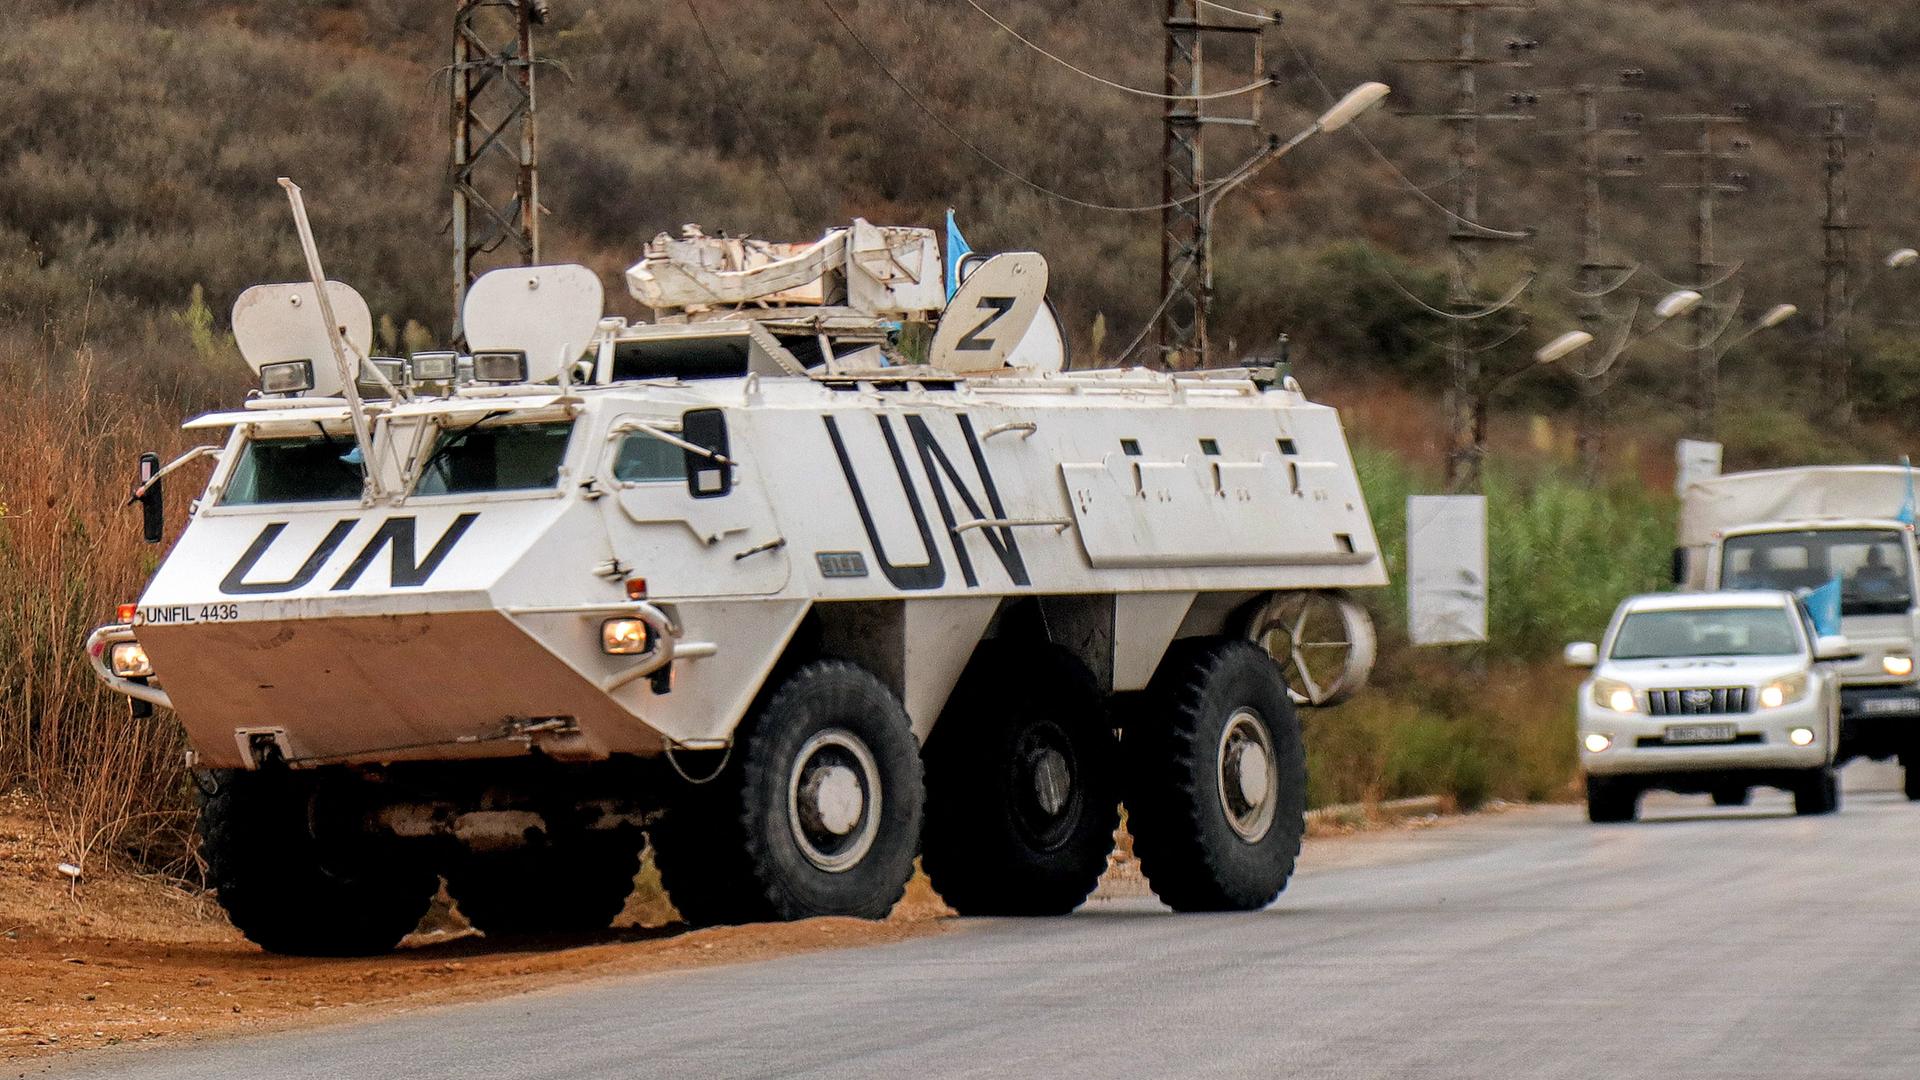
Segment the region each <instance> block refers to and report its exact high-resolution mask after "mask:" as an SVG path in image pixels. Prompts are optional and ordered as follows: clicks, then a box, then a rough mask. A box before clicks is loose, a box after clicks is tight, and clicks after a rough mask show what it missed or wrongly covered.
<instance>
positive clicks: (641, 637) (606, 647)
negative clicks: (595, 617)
mask: <svg viewBox="0 0 1920 1080" xmlns="http://www.w3.org/2000/svg"><path fill="white" fill-rule="evenodd" d="M652 650H653V629H652V628H651V627H649V626H648V625H647V624H646V622H645V621H644V620H641V619H608V620H607V621H606V622H603V623H601V624H600V651H601V652H604V653H606V654H607V655H608V656H639V655H640V654H642V653H646V652H651V651H652Z"/></svg>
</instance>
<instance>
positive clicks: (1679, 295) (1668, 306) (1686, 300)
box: [1653, 253, 1920, 322]
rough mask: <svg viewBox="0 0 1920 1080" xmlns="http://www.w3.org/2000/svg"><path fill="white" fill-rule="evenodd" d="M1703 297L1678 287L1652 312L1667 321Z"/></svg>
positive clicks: (1698, 303) (1696, 304) (1663, 298)
mask: <svg viewBox="0 0 1920 1080" xmlns="http://www.w3.org/2000/svg"><path fill="white" fill-rule="evenodd" d="M1916 254H1920V253H1916ZM1704 299H1706V297H1704V296H1701V295H1700V294H1699V293H1697V292H1694V291H1693V290H1692V289H1680V290H1678V291H1676V292H1670V293H1668V294H1667V295H1666V296H1664V297H1662V298H1661V300H1660V302H1659V303H1657V304H1655V305H1653V313H1654V314H1655V315H1657V316H1659V318H1660V321H1661V322H1668V321H1670V320H1673V319H1677V318H1679V317H1680V316H1682V315H1685V314H1687V313H1688V312H1690V311H1692V310H1693V309H1694V308H1697V307H1699V306H1700V302H1701V301H1702V300H1704Z"/></svg>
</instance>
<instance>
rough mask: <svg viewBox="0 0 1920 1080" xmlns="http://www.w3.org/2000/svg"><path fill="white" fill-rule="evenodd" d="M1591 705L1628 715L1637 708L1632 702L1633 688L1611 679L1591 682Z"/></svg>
mask: <svg viewBox="0 0 1920 1080" xmlns="http://www.w3.org/2000/svg"><path fill="white" fill-rule="evenodd" d="M1593 703H1594V704H1595V705H1598V706H1600V707H1601V708H1603V709H1611V710H1613V711H1614V712H1617V713H1630V712H1633V711H1635V710H1636V709H1638V708H1639V706H1638V705H1636V704H1635V702H1634V696H1633V687H1631V686H1628V685H1627V684H1626V683H1623V682H1615V681H1614V680H1612V679H1595V680H1593Z"/></svg>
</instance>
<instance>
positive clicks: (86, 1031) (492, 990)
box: [0, 802, 1460, 1064]
mask: <svg viewBox="0 0 1920 1080" xmlns="http://www.w3.org/2000/svg"><path fill="white" fill-rule="evenodd" d="M1457 820H1460V819H1458V818H1454V817H1451V816H1446V815H1425V814H1422V815H1416V816H1413V817H1407V818H1398V817H1396V816H1394V815H1393V814H1391V813H1389V814H1385V815H1381V814H1374V815H1370V816H1368V817H1367V818H1366V819H1364V820H1342V821H1338V822H1335V821H1326V820H1321V821H1317V822H1316V823H1315V827H1314V828H1313V830H1312V835H1311V839H1310V841H1309V843H1310V844H1312V845H1315V846H1319V845H1329V844H1330V845H1340V844H1343V843H1344V842H1345V840H1344V838H1350V837H1354V836H1366V835H1370V834H1375V835H1377V834H1380V833H1383V832H1394V831H1399V830H1403V829H1405V828H1408V827H1412V828H1424V827H1433V826H1436V825H1439V826H1444V825H1445V824H1447V823H1449V822H1452V821H1457ZM58 864H59V855H58V847H57V845H56V844H55V843H54V842H53V841H52V839H51V836H50V833H49V831H48V830H47V828H46V827H45V825H44V822H42V821H40V820H37V819H36V818H35V817H34V816H33V815H32V814H30V813H27V812H25V807H24V804H22V803H18V802H14V803H6V802H0V1061H11V1062H15V1063H18V1064H25V1063H26V1062H27V1061H29V1060H32V1059H36V1058H46V1057H50V1056H53V1055H61V1054H66V1053H71V1052H74V1051H79V1050H86V1049H92V1048H97V1047H102V1046H113V1045H118V1044H121V1043H128V1042H145V1041H152V1040H165V1041H169V1042H172V1041H178V1040H182V1039H187V1038H194V1037H199V1036H205V1035H212V1034H221V1035H229V1034H236V1033H242V1032H250V1031H270V1030H276V1029H282V1028H287V1027H296V1026H302V1025H305V1024H311V1023H324V1022H329V1021H338V1020H344V1019H349V1018H355V1019H357V1018H359V1017H362V1016H367V1015H376V1014H378V1013H380V1012H386V1011H392V1010H398V1009H407V1008H417V1007H422V1006H426V1005H438V1004H446V1003H450V1002H460V1001H470V1000H477V999H483V998H494V997H500V996H504V995H508V994H513V993H518V992H523V991H527V990H533V989H538V988H542V987H548V986H554V985H558V984H562V983H566V982H572V981H579V980H582V979H587V978H595V977H601V976H608V975H631V974H640V973H654V972H672V971H684V970H690V969H695V968H702V967H709V966H714V965H721V964H737V963H747V962H752V961H756V960H765V959H769V958H772V957H776V956H786V955H793V954H797V953H804V952H811V951H815V950H819V949H829V948H847V947H853V946H860V945H878V944H886V943H890V942H895V941H902V940H906V939H908V938H912V937H918V936H921V935H924V934H930V933H940V932H943V931H944V930H946V929H948V928H950V927H951V926H953V925H954V924H953V922H952V920H951V918H950V916H951V915H952V912H951V910H950V909H948V908H947V907H946V905H945V904H943V903H942V902H941V901H940V899H939V897H938V896H937V895H935V894H934V893H933V891H932V890H931V889H930V888H929V887H928V886H927V884H926V881H925V878H924V877H916V878H915V880H914V882H913V884H912V886H911V887H910V888H909V890H908V894H907V897H906V899H905V900H903V901H902V902H901V904H900V906H899V908H897V909H896V910H895V911H894V913H893V916H892V917H891V918H890V919H888V920H887V921H885V922H879V923H874V922H865V921H861V920H856V919H814V920H810V921H807V922H802V923H791V924H785V925H758V926H743V927H725V928H719V929H713V930H700V931H687V930H684V929H683V928H682V927H680V926H679V925H678V924H676V923H673V922H671V919H672V917H673V916H672V911H671V909H670V908H668V907H667V906H666V905H665V902H664V900H663V899H662V898H661V897H660V896H659V894H658V891H657V889H655V888H652V887H651V886H650V883H649V882H648V880H647V878H646V876H645V875H644V874H643V877H642V881H641V886H640V888H638V889H636V892H635V898H634V900H633V901H632V902H630V903H629V904H628V908H627V910H626V912H624V913H623V914H622V916H621V918H620V920H619V921H618V922H617V923H616V926H615V929H614V930H612V931H609V932H608V933H605V934H600V935H596V936H594V937H592V938H591V939H586V940H579V939H576V940H545V941H540V942H536V943H532V944H515V945H512V946H502V945H499V944H496V943H493V942H490V941H488V940H487V939H486V938H485V937H483V936H481V935H479V934H476V933H474V932H473V931H472V930H470V929H468V928H467V927H466V926H465V924H464V923H463V922H462V921H460V920H459V918H458V916H457V915H456V914H453V913H451V912H449V911H447V910H445V909H444V906H443V905H436V910H435V913H434V914H431V915H429V917H428V921H427V923H426V924H425V926H424V928H423V931H422V932H420V933H416V934H414V935H412V936H411V937H409V938H408V939H407V940H406V941H405V942H404V943H402V946H401V948H400V949H399V950H397V951H396V952H394V953H393V954H391V955H388V956H380V957H372V958H366V959H353V960H319V959H301V958H294V957H284V956H273V955H270V954H267V953H263V952H261V951H260V950H259V949H258V948H256V947H255V946H254V945H252V944H251V943H249V942H247V941H246V940H245V939H243V938H242V937H241V936H240V935H239V934H238V933H237V932H235V931H234V930H233V928H232V927H231V926H230V925H228V923H227V922H226V920H225V919H224V917H222V915H221V913H220V910H219V907H218V905H217V904H215V903H214V902H213V901H212V900H211V899H209V898H207V897H205V896H203V895H199V894H195V893H192V892H189V891H187V890H185V889H182V888H179V887H177V886H176V885H174V884H171V883H169V882H167V881H165V880H162V879H159V878H151V877H140V876H136V875H131V874H117V875H110V876H104V877H102V878H100V879H98V880H93V879H89V880H85V881H82V882H78V883H76V882H74V881H72V880H70V879H68V878H66V877H65V876H63V875H62V874H61V873H60V872H59V870H58ZM1100 894H1101V895H1103V896H1106V897H1109V898H1120V897H1133V896H1147V895H1150V892H1149V890H1148V888H1147V885H1146V882H1145V880H1144V879H1143V878H1142V877H1141V875H1140V871H1139V866H1138V864H1137V863H1135V862H1134V861H1133V859H1132V857H1131V855H1130V854H1129V853H1128V852H1127V851H1126V850H1125V845H1124V844H1123V846H1122V850H1120V851H1117V852H1116V853H1115V855H1114V857H1113V860H1112V862H1111V864H1110V866H1109V869H1108V873H1107V876H1106V878H1105V879H1104V880H1103V882H1102V884H1101V889H1100Z"/></svg>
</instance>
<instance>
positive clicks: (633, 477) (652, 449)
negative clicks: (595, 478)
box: [613, 432, 687, 484]
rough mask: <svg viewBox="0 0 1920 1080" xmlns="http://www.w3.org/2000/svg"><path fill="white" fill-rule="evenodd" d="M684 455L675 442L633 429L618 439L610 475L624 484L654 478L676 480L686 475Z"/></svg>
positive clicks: (653, 479) (678, 480) (648, 481)
mask: <svg viewBox="0 0 1920 1080" xmlns="http://www.w3.org/2000/svg"><path fill="white" fill-rule="evenodd" d="M686 456H687V454H686V451H684V450H682V449H680V448H679V447H677V446H672V445H669V444H667V443H664V442H662V441H660V440H659V439H656V438H654V437H653V436H651V435H647V434H645V433H642V432H634V433H633V434H631V435H628V436H627V437H626V438H624V439H622V440H621V441H620V453H619V454H618V455H616V456H615V457H614V459H613V478H614V479H615V480H618V481H619V482H621V483H623V484H646V483H651V482H653V481H656V480H670V481H673V482H674V483H679V482H680V481H682V480H684V479H686V475H687V465H686Z"/></svg>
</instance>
